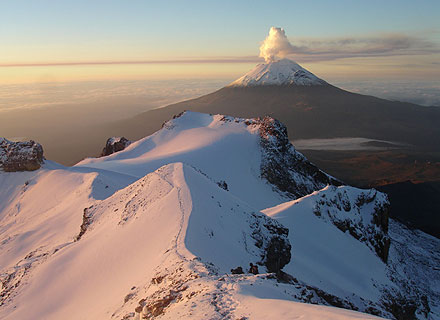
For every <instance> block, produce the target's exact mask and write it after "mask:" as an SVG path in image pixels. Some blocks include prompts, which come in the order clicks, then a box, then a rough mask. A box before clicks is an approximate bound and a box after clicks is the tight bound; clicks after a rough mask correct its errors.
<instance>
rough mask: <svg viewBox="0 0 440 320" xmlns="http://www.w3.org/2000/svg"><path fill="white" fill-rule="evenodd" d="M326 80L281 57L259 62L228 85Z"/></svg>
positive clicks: (319, 82)
mask: <svg viewBox="0 0 440 320" xmlns="http://www.w3.org/2000/svg"><path fill="white" fill-rule="evenodd" d="M326 84H327V82H325V81H324V80H322V79H320V78H318V77H317V76H315V75H314V74H313V73H311V72H310V71H308V70H306V69H304V68H303V67H301V66H300V65H299V64H297V63H296V62H294V61H292V60H289V59H282V60H278V61H274V62H268V63H260V64H258V65H257V66H256V67H255V68H253V69H252V70H251V71H249V72H248V73H246V74H245V75H244V76H242V77H241V78H239V79H237V80H235V81H234V82H232V83H231V84H230V85H229V86H230V87H253V86H287V85H298V86H321V85H326Z"/></svg>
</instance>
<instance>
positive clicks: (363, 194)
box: [313, 186, 390, 263]
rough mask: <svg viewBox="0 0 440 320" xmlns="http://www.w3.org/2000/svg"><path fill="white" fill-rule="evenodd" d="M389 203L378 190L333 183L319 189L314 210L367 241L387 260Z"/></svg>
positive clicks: (317, 214)
mask: <svg viewBox="0 0 440 320" xmlns="http://www.w3.org/2000/svg"><path fill="white" fill-rule="evenodd" d="M388 212H389V202H388V199H387V197H386V195H385V194H383V193H380V192H377V191H376V190H374V189H369V190H361V189H355V188H351V187H341V188H336V187H334V186H330V187H329V188H327V189H326V190H323V191H320V192H319V199H318V200H317V201H316V203H315V206H314V209H313V213H314V214H315V215H316V216H318V217H320V218H321V219H324V220H326V221H329V222H331V223H333V224H334V225H335V226H336V227H337V228H338V229H339V230H341V231H343V232H348V233H349V234H350V235H351V236H352V237H354V238H356V239H357V240H359V241H360V242H364V243H365V244H366V245H367V246H368V247H369V248H370V249H371V250H372V251H373V252H375V253H376V255H377V256H378V257H379V258H380V259H381V260H382V261H383V262H385V263H387V260H388V253H389V248H390V237H389V236H388V219H389V217H388Z"/></svg>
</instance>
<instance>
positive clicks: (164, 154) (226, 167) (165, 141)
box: [76, 111, 339, 209]
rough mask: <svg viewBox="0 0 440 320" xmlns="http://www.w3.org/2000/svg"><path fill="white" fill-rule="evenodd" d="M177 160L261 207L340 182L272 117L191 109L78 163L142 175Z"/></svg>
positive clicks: (81, 165)
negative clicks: (309, 157)
mask: <svg viewBox="0 0 440 320" xmlns="http://www.w3.org/2000/svg"><path fill="white" fill-rule="evenodd" d="M176 161H179V162H184V163H186V164H189V165H191V166H193V167H195V168H198V169H199V170H201V171H202V172H204V173H205V174H207V175H208V176H210V177H211V178H213V179H214V180H215V181H217V182H219V181H225V182H226V184H227V185H228V189H229V191H230V192H232V193H233V194H235V195H236V196H237V197H239V198H240V199H242V200H244V201H246V202H249V203H252V204H253V205H254V206H256V207H257V208H259V209H264V208H267V207H269V206H273V205H276V204H277V203H279V202H280V201H281V199H285V200H288V199H296V198H298V197H302V196H305V195H307V194H309V193H311V192H313V191H315V190H319V189H321V188H323V187H325V186H326V185H327V184H338V183H339V182H338V181H337V180H336V179H334V178H332V177H330V176H329V175H327V174H325V173H324V172H322V171H321V170H319V168H317V167H316V166H315V165H313V164H312V163H310V162H309V161H308V160H307V159H306V158H305V157H304V156H303V155H302V154H301V153H300V152H298V151H296V150H295V148H294V147H293V145H292V144H291V143H290V141H289V140H288V136H287V129H286V127H285V126H284V125H283V124H282V123H281V122H279V121H277V120H275V119H273V118H271V117H265V118H253V119H243V118H234V117H229V116H224V115H209V114H203V113H198V112H191V111H186V112H183V113H181V114H179V115H176V116H175V117H174V118H173V119H171V120H169V121H167V122H165V123H164V124H163V127H162V129H161V130H159V131H157V132H156V133H155V134H153V135H151V136H149V137H146V138H144V139H141V140H139V141H136V142H133V143H132V144H130V145H129V146H128V147H127V148H126V149H125V150H122V151H120V152H117V153H114V154H112V155H109V156H107V157H102V158H89V159H85V160H83V161H81V162H80V163H78V164H77V165H76V167H89V168H100V169H105V170H112V171H117V172H120V173H123V174H129V175H132V176H136V177H138V178H140V177H143V176H144V175H145V173H146V172H152V171H154V170H156V169H157V168H159V167H160V166H162V165H166V164H168V163H172V162H176ZM274 190H276V191H277V193H274V192H273V191H274Z"/></svg>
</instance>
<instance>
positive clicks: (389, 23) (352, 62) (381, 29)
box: [0, 0, 440, 84]
mask: <svg viewBox="0 0 440 320" xmlns="http://www.w3.org/2000/svg"><path fill="white" fill-rule="evenodd" d="M0 4H1V5H0V39H1V52H0V74H1V75H0V84H1V83H20V82H44V81H47V82H50V81H56V80H62V81H69V80H100V79H122V78H123V79H141V78H147V77H155V78H157V77H162V78H167V77H174V78H182V77H211V78H215V77H220V78H225V77H232V76H235V75H240V74H241V73H242V72H243V71H246V70H248V69H249V67H251V66H252V65H254V64H255V62H256V61H259V60H260V59H259V58H258V47H259V44H260V43H261V41H262V40H264V38H265V37H266V35H267V33H268V31H269V29H270V27H271V26H277V27H282V28H284V30H285V31H286V35H287V37H288V38H289V40H290V42H291V43H292V44H293V45H294V46H297V47H300V48H306V50H302V52H299V53H298V54H297V55H295V54H293V55H292V58H296V60H297V61H298V62H299V63H303V64H305V65H306V66H308V67H309V68H311V69H313V71H315V73H319V72H321V73H324V74H334V75H338V76H344V75H352V76H355V77H359V76H361V77H362V76H366V75H371V74H374V73H376V74H377V76H379V77H396V76H402V75H404V76H408V75H409V74H413V75H414V76H417V77H426V78H432V79H435V78H438V77H439V75H440V70H439V69H440V66H439V63H440V59H439V58H440V22H439V20H440V19H438V17H439V14H440V1H436V0H432V1H423V0H422V1H409V0H408V1H407V0H401V1H394V0H389V1H360V0H359V1H357V0H351V1H345V0H339V1H255V0H254V1H208V0H203V1H198V0H197V1H194V0H192V1H191V0H188V1H177V0H175V1H166V0H164V1H136V0H131V1H122V0H121V1H111V0H110V1H109V0H106V1H100V0H95V1H89V0H76V1H60V0H52V1H49V0H39V1H31V0H29V1H22V0H14V1H4V0H2V1H1V2H0ZM189 62H192V63H189Z"/></svg>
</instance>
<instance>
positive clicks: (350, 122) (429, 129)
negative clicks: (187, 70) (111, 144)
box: [113, 59, 440, 151]
mask: <svg viewBox="0 0 440 320" xmlns="http://www.w3.org/2000/svg"><path fill="white" fill-rule="evenodd" d="M184 110H191V111H197V112H204V113H212V114H216V113H221V114H228V115H232V116H237V117H263V116H266V115H269V116H271V117H273V118H276V119H280V120H282V121H283V123H284V124H285V125H286V126H287V128H288V131H289V138H290V139H294V140H295V139H312V138H340V137H363V138H370V139H374V140H383V141H392V142H397V143H400V144H404V145H408V146H416V147H417V148H420V149H423V150H430V151H440V127H439V126H438V123H440V109H439V108H437V107H423V106H419V105H415V104H411V103H405V102H399V101H389V100H385V99H379V98H376V97H373V96H367V95H362V94H357V93H352V92H348V91H346V90H343V89H340V88H338V87H335V86H333V85H331V84H329V83H327V82H326V81H324V80H322V79H320V78H318V77H317V76H315V75H314V74H313V73H311V72H309V71H308V70H306V69H304V68H303V67H301V66H300V65H299V64H297V63H295V62H293V61H291V60H289V59H282V60H278V61H272V62H268V63H262V64H258V65H257V66H256V67H255V68H254V69H252V70H251V71H249V72H248V73H246V74H245V75H244V76H242V77H241V78H239V79H237V80H236V81H234V82H232V83H231V84H230V85H228V86H226V87H224V88H222V89H220V90H218V91H215V92H213V93H211V94H207V95H205V96H202V97H199V98H196V99H191V100H187V101H183V102H179V103H176V104H172V105H169V106H166V107H163V108H159V109H154V110H150V111H147V112H145V113H142V114H140V115H138V116H136V117H134V118H131V119H128V120H124V121H121V122H118V123H115V124H113V130H114V132H115V134H118V135H119V134H120V135H125V136H129V137H130V138H131V139H133V140H135V139H139V138H141V137H144V136H146V135H148V134H151V133H153V132H155V131H156V130H158V129H159V128H160V124H161V123H163V122H164V121H166V120H167V119H169V118H170V117H172V116H173V115H175V114H178V113H180V112H182V111H184Z"/></svg>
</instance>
